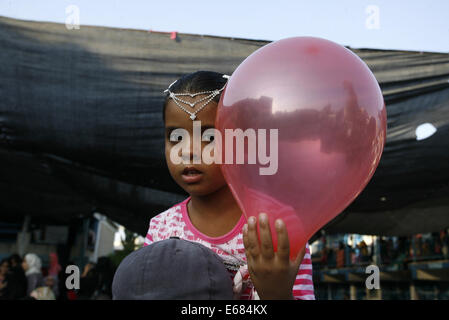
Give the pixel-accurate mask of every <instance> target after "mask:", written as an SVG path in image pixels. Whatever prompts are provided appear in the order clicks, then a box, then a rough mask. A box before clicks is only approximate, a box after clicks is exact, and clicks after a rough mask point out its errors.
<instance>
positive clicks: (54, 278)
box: [44, 252, 62, 297]
mask: <svg viewBox="0 0 449 320" xmlns="http://www.w3.org/2000/svg"><path fill="white" fill-rule="evenodd" d="M49 257H50V267H49V268H48V276H47V277H45V279H44V282H45V284H46V285H47V286H49V287H50V288H51V290H52V291H53V293H54V295H55V297H58V295H59V273H60V272H61V270H62V268H61V265H60V264H59V261H58V255H57V254H56V253H55V252H52V253H50V254H49Z"/></svg>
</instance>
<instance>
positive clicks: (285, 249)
mask: <svg viewBox="0 0 449 320" xmlns="http://www.w3.org/2000/svg"><path fill="white" fill-rule="evenodd" d="M274 225H275V227H276V234H277V238H278V251H277V256H278V258H279V259H280V260H283V261H289V259H290V242H289V240H288V233H287V228H286V227H285V224H284V221H282V220H281V219H278V220H276V222H275V224H274Z"/></svg>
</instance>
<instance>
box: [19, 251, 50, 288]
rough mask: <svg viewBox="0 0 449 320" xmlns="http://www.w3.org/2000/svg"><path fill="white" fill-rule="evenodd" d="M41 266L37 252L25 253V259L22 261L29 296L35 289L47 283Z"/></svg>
mask: <svg viewBox="0 0 449 320" xmlns="http://www.w3.org/2000/svg"><path fill="white" fill-rule="evenodd" d="M41 266H42V263H41V259H40V258H39V257H38V256H37V255H36V254H34V253H28V254H27V255H25V259H24V260H23V262H22V268H23V270H24V271H25V275H26V277H27V296H29V295H30V294H31V292H32V291H33V290H34V289H36V288H38V287H42V286H44V285H45V284H44V278H43V276H42V271H41Z"/></svg>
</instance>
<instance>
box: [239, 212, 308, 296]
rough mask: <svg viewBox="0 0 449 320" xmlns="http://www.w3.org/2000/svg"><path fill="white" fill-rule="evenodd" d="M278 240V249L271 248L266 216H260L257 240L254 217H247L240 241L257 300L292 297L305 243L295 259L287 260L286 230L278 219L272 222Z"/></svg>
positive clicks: (288, 247)
mask: <svg viewBox="0 0 449 320" xmlns="http://www.w3.org/2000/svg"><path fill="white" fill-rule="evenodd" d="M275 227H276V234H277V239H278V248H277V252H274V250H273V242H272V240H271V231H270V227H269V225H268V216H267V215H266V214H265V213H261V214H260V215H259V230H260V243H259V241H258V237H257V228H256V218H255V217H250V218H249V219H248V224H247V225H246V224H245V226H244V227H243V244H244V246H245V254H246V260H247V263H248V271H249V274H250V276H251V281H252V282H253V284H254V287H255V288H256V291H257V293H258V294H259V297H260V299H265V300H274V299H283V300H292V299H294V298H293V285H294V283H295V280H296V275H297V273H298V269H299V266H300V264H301V262H302V259H303V258H304V255H305V252H306V251H305V246H304V248H303V249H302V250H301V251H300V252H299V253H298V256H297V258H296V259H295V261H290V258H289V257H290V244H289V241H288V234H287V229H286V227H285V224H284V222H283V221H282V220H281V219H278V220H276V223H275Z"/></svg>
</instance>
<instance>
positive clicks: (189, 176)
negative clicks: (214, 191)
mask: <svg viewBox="0 0 449 320" xmlns="http://www.w3.org/2000/svg"><path fill="white" fill-rule="evenodd" d="M202 176H203V173H202V172H201V171H199V170H197V169H195V168H193V167H188V168H185V169H184V171H183V172H182V175H181V177H182V180H184V182H185V183H195V182H198V181H200V180H201V177H202Z"/></svg>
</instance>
